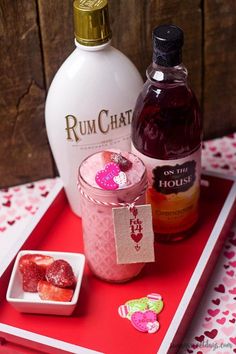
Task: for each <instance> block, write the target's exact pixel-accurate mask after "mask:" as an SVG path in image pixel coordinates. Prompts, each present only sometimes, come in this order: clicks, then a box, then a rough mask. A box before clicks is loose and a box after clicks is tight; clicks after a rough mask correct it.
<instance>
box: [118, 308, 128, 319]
mask: <svg viewBox="0 0 236 354" xmlns="http://www.w3.org/2000/svg"><path fill="white" fill-rule="evenodd" d="M118 313H119V315H120V317H122V318H126V317H127V315H128V313H129V306H127V305H121V306H119V308H118Z"/></svg>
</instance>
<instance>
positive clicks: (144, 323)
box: [130, 310, 159, 333]
mask: <svg viewBox="0 0 236 354" xmlns="http://www.w3.org/2000/svg"><path fill="white" fill-rule="evenodd" d="M130 320H131V323H132V325H133V326H134V327H135V328H136V329H137V330H138V331H140V332H149V330H151V332H150V333H154V332H152V331H153V330H154V329H155V332H156V331H157V330H158V328H159V326H157V325H155V324H154V323H156V322H157V315H156V313H155V312H154V311H151V310H146V311H136V312H134V313H133V314H132V316H131V319H130Z"/></svg>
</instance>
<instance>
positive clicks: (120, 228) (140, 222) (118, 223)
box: [112, 204, 155, 264]
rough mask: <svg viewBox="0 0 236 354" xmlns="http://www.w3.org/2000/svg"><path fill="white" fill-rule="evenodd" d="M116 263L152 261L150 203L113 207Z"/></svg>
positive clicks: (153, 258)
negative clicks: (129, 206)
mask: <svg viewBox="0 0 236 354" xmlns="http://www.w3.org/2000/svg"><path fill="white" fill-rule="evenodd" d="M112 212H113V221H114V234H115V242H116V256H117V263H118V264H126V263H139V262H140V263H142V262H154V261H155V256H154V233H153V229H152V210H151V205H150V204H147V205H137V206H134V207H131V208H128V207H121V208H113V209H112Z"/></svg>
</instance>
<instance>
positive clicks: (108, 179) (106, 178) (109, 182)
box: [95, 162, 120, 190]
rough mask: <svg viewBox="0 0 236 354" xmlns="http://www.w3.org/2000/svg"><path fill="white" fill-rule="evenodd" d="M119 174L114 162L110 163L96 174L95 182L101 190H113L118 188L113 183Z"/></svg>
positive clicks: (116, 184)
mask: <svg viewBox="0 0 236 354" xmlns="http://www.w3.org/2000/svg"><path fill="white" fill-rule="evenodd" d="M119 173H120V168H119V166H118V165H117V164H116V163H114V162H110V163H108V164H106V165H105V168H104V170H101V171H98V172H97V173H96V176H95V181H96V183H97V184H98V185H99V187H101V188H102V189H105V190H115V189H117V188H119V185H118V183H116V182H115V181H114V177H116V176H118V175H119Z"/></svg>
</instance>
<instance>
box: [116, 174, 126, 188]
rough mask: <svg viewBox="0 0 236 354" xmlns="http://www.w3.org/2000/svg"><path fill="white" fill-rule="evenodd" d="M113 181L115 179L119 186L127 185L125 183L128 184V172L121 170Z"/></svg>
mask: <svg viewBox="0 0 236 354" xmlns="http://www.w3.org/2000/svg"><path fill="white" fill-rule="evenodd" d="M113 181H114V182H115V183H117V184H118V185H119V187H123V186H125V185H126V182H127V177H126V174H125V173H124V172H122V171H121V172H120V173H119V174H118V176H115V177H114V178H113Z"/></svg>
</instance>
